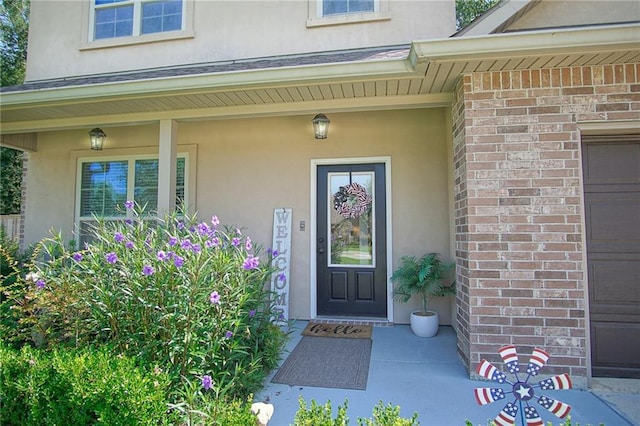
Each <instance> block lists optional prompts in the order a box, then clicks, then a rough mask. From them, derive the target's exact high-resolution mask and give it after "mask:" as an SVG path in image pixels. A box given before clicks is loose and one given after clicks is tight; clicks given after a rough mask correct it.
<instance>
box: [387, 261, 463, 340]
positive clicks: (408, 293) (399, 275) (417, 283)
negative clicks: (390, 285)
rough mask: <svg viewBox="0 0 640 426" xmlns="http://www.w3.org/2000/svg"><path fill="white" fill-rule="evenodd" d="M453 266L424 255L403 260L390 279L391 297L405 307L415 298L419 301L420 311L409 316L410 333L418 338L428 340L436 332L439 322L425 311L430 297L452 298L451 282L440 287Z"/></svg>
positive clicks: (434, 314)
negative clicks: (394, 285) (417, 297)
mask: <svg viewBox="0 0 640 426" xmlns="http://www.w3.org/2000/svg"><path fill="white" fill-rule="evenodd" d="M454 268H455V263H453V262H450V263H449V262H444V261H443V260H442V259H441V258H440V256H439V255H438V253H427V254H425V255H423V256H422V257H421V258H419V259H417V258H416V257H413V256H403V257H402V258H401V263H400V267H399V268H398V269H396V270H395V271H394V273H393V275H392V276H391V280H392V281H394V282H395V283H396V284H397V285H396V287H395V288H394V290H393V297H394V298H395V299H397V300H400V301H401V302H403V303H406V302H408V301H409V299H411V297H413V296H414V295H417V296H419V297H420V299H421V301H422V309H421V310H416V311H413V312H411V330H412V331H413V332H414V333H415V334H416V335H417V336H420V337H432V336H435V335H436V333H437V332H438V326H439V319H438V314H437V313H436V312H433V311H430V310H429V301H430V299H431V298H432V297H436V296H446V295H448V294H455V292H456V289H455V282H451V283H450V284H448V285H445V284H444V281H445V279H447V277H448V276H449V271H451V270H453V269H454Z"/></svg>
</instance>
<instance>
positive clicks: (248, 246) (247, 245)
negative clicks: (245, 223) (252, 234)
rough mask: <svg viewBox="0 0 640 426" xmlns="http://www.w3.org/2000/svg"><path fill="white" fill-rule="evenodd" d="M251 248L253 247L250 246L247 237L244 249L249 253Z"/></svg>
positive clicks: (249, 239)
mask: <svg viewBox="0 0 640 426" xmlns="http://www.w3.org/2000/svg"><path fill="white" fill-rule="evenodd" d="M252 247H253V245H252V244H251V238H249V237H247V242H246V243H245V244H244V248H245V249H246V250H247V251H249V250H251V248H252Z"/></svg>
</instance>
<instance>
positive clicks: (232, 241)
mask: <svg viewBox="0 0 640 426" xmlns="http://www.w3.org/2000/svg"><path fill="white" fill-rule="evenodd" d="M231 244H232V245H233V246H234V247H238V246H239V245H240V238H238V237H233V240H231Z"/></svg>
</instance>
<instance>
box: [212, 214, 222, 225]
mask: <svg viewBox="0 0 640 426" xmlns="http://www.w3.org/2000/svg"><path fill="white" fill-rule="evenodd" d="M211 224H212V225H213V226H214V227H216V226H218V225H220V219H218V216H215V215H214V216H211Z"/></svg>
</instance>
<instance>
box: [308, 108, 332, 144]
mask: <svg viewBox="0 0 640 426" xmlns="http://www.w3.org/2000/svg"><path fill="white" fill-rule="evenodd" d="M311 122H312V123H313V133H315V136H316V139H326V138H327V132H328V131H329V123H330V120H329V119H328V118H327V116H326V115H324V114H318V115H316V116H315V117H313V120H311Z"/></svg>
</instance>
